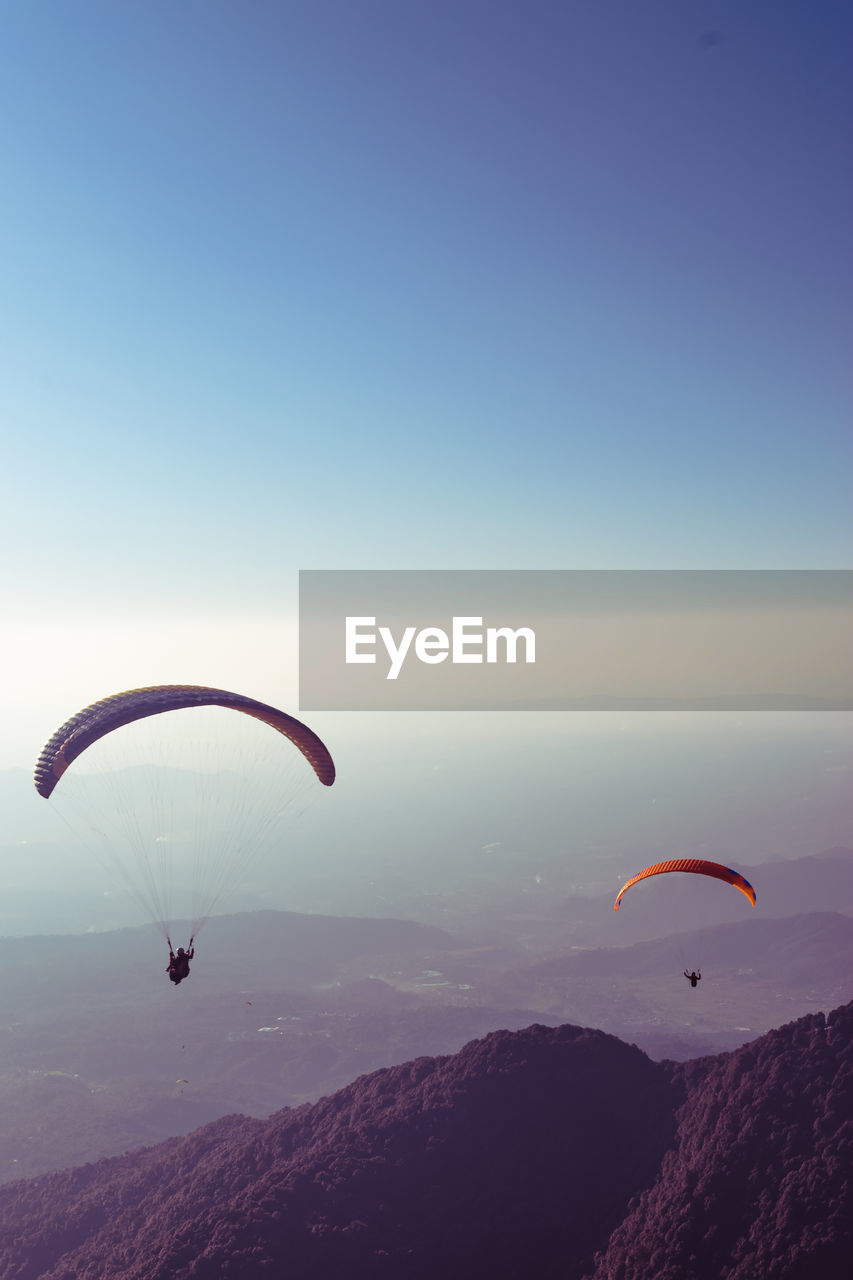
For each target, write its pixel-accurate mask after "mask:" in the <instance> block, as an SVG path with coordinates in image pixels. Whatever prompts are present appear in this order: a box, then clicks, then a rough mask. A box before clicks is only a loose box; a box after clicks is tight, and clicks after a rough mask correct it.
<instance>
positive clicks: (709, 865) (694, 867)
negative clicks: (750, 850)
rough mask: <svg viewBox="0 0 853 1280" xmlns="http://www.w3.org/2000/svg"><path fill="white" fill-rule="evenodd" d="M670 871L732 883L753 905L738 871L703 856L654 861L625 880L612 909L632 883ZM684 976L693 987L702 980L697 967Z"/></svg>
mask: <svg viewBox="0 0 853 1280" xmlns="http://www.w3.org/2000/svg"><path fill="white" fill-rule="evenodd" d="M670 871H686V872H687V873H688V874H691V875H699V876H710V877H711V878H712V879H714V880H722V881H724V882H725V883H726V884H730V885H732V887H733V888H735V889H739V890H740V892H741V893H742V894H743V895H744V896H745V897H746V898H748V899H749V902H750V905H751V906H753V907H754V906H755V901H756V898H755V890H754V889H753V887H752V885H751V884H750V883H749V881H748V880H747V879H746V877H745V876H742V875H741V873H740V872H739V871H734V870H732V868H731V867H725V866H723V864H722V863H721V862H707V861H706V860H705V859H704V858H672V859H670V860H669V861H668V862H655V863H654V864H653V865H652V866H650V867H646V868H645V870H643V871H639V872H638V873H637V874H636V875H635V876H632V877H631V879H630V880H628V881H626V883H625V884H623V886H622V888H621V889H620V890H619V893H618V894H617V897H616V901H615V902H614V904H613V910H614V911H618V910H619V904H620V903H621V901H622V899H623V897H624V896H625V894H626V893H627V892H628V890H629V889H630V888H632V887H633V885H635V884H639V882H640V881H641V880H646V879H648V878H649V877H650V876H659V875H666V874H668V873H669V872H670ZM684 976H685V978H686V979H687V981H688V982H689V983H690V986H691V987H694V988H695V987H697V986H698V985H699V983H700V982H701V980H702V974H701V972H700V971H699V970H698V969H693V970H691V971H690V972H688V971H687V969H685V970H684Z"/></svg>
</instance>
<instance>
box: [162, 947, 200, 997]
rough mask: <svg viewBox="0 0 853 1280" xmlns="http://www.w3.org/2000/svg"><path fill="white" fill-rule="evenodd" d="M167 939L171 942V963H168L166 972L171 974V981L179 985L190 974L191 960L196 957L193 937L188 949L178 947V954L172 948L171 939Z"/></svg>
mask: <svg viewBox="0 0 853 1280" xmlns="http://www.w3.org/2000/svg"><path fill="white" fill-rule="evenodd" d="M166 941H167V942H168V943H169V963H168V964H167V965H166V972H167V973H168V975H169V981H170V982H174V984H175V986H178V985H179V983H181V982H183V980H184V978H188V977H189V976H190V960H193V959H194V958H195V947H194V946H193V939H192V938H190V945H189V948H188V950H186V951H184V949H183V947H178V951H177V955H176V954H175V952H174V951H173V950H172V943H171V941H170V939H169V938H167V939H166Z"/></svg>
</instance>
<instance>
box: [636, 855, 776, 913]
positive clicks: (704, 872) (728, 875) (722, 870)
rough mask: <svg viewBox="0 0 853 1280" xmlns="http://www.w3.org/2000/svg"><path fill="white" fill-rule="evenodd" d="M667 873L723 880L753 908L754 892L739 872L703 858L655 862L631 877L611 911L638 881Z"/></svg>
mask: <svg viewBox="0 0 853 1280" xmlns="http://www.w3.org/2000/svg"><path fill="white" fill-rule="evenodd" d="M668 871H687V872H688V873H691V874H693V875H700V876H711V877H713V879H715V880H724V881H725V882H726V883H727V884H731V885H734V887H735V888H736V889H740V891H741V893H742V894H744V895H745V896H746V897H747V898H749V901H750V903H751V904H752V906H753V907H754V906H755V890H754V889H753V887H752V885H751V884H750V883H749V881H748V880H747V879H746V878H745V877H744V876H742V875H741V874H740V872H739V871H733V870H732V868H731V867H724V866H723V864H722V863H721V862H706V861H705V860H704V859H703V858H674V859H672V860H671V861H670V862H656V863H655V864H654V866H651V867H646V869H645V871H640V872H639V873H638V874H637V875H635V876H632V877H631V879H630V880H628V881H627V883H626V884H623V886H622V888H621V889H620V890H619V896H618V897H617V899H616V901H615V902H614V904H613V910H614V911H618V910H619V903H620V902H621V901H622V898H623V897H624V895H625V894H626V893H627V892H628V890H629V889H630V888H631V886H632V885H635V884H637V883H638V881H640V880H645V879H646V878H647V877H648V876H660V875H664V874H665V873H666V872H668Z"/></svg>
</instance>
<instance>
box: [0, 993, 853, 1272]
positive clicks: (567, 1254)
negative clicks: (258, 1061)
mask: <svg viewBox="0 0 853 1280" xmlns="http://www.w3.org/2000/svg"><path fill="white" fill-rule="evenodd" d="M851 1063H853V1007H851V1006H849V1005H848V1006H845V1007H842V1008H840V1009H838V1010H836V1011H835V1012H834V1013H832V1014H831V1015H829V1016H828V1017H824V1015H822V1014H814V1015H811V1016H809V1017H806V1018H803V1019H800V1020H799V1021H798V1022H794V1023H791V1024H789V1025H787V1026H785V1027H782V1028H781V1029H779V1030H777V1031H773V1032H771V1033H769V1034H768V1035H766V1036H764V1037H762V1038H761V1039H759V1040H756V1041H753V1042H752V1043H750V1044H748V1045H745V1046H743V1047H742V1048H740V1049H738V1050H736V1051H735V1052H733V1053H731V1054H724V1055H721V1056H719V1057H708V1058H704V1059H701V1060H698V1061H693V1062H689V1063H683V1064H675V1063H671V1062H670V1063H661V1064H655V1063H653V1062H651V1061H650V1060H649V1059H648V1058H647V1057H646V1056H645V1055H644V1054H642V1053H641V1052H640V1051H639V1050H637V1049H636V1048H632V1047H630V1046H628V1045H626V1044H624V1043H622V1042H620V1041H619V1040H617V1039H615V1038H613V1037H611V1036H608V1035H605V1034H603V1033H601V1032H595V1031H588V1030H582V1029H580V1028H577V1027H571V1026H562V1027H557V1028H551V1029H549V1028H545V1027H542V1026H532V1027H529V1028H528V1029H526V1030H524V1031H519V1032H514V1033H510V1032H494V1033H492V1034H490V1035H488V1036H486V1037H485V1038H484V1039H481V1040H478V1041H475V1042H473V1043H470V1044H468V1045H466V1046H465V1047H464V1048H463V1049H462V1050H461V1051H460V1052H459V1053H457V1054H455V1055H452V1056H449V1057H440V1058H419V1059H417V1060H415V1061H412V1062H409V1063H407V1064H405V1065H403V1066H398V1067H393V1068H389V1069H386V1070H382V1071H378V1072H375V1073H373V1074H372V1075H369V1076H365V1077H363V1078H362V1079H360V1080H358V1081H356V1082H355V1083H354V1084H352V1085H350V1086H348V1087H347V1088H345V1089H343V1090H341V1091H340V1092H338V1093H337V1094H335V1095H333V1096H331V1097H328V1098H325V1099H323V1100H321V1101H320V1102H318V1103H316V1104H313V1105H306V1106H303V1107H300V1108H298V1109H297V1110H285V1111H282V1112H280V1113H278V1114H276V1115H275V1116H272V1117H271V1118H270V1119H269V1120H266V1121H262V1120H249V1119H246V1118H243V1117H238V1116H232V1117H229V1118H227V1119H225V1120H222V1121H219V1122H217V1123H215V1124H213V1125H208V1126H207V1127H205V1128H203V1129H201V1130H199V1131H198V1132H196V1133H194V1134H192V1135H190V1136H189V1137H186V1138H182V1139H172V1140H170V1141H169V1142H167V1143H165V1144H163V1145H161V1146H159V1147H155V1148H152V1149H150V1150H148V1151H145V1152H141V1153H137V1154H136V1155H132V1156H124V1157H120V1158H116V1159H112V1160H104V1161H100V1162H99V1163H98V1164H95V1165H89V1166H86V1167H84V1168H81V1169H77V1170H73V1171H70V1172H67V1173H62V1174H51V1175H48V1176H46V1177H42V1178H39V1179H36V1180H35V1181H32V1182H29V1183H17V1184H12V1185H10V1186H8V1187H6V1188H3V1189H0V1240H2V1241H3V1242H4V1243H3V1245H2V1248H0V1277H2V1280H7V1278H8V1280H11V1278H12V1277H15V1280H70V1278H71V1277H75V1278H79V1280H84V1278H86V1277H96V1276H97V1277H99V1278H100V1280H190V1277H194V1278H195V1277H201V1278H202V1280H203V1278H204V1277H211V1278H212V1277H219V1276H225V1275H227V1276H229V1277H235V1278H237V1280H254V1278H256V1277H260V1276H263V1275H268V1274H274V1275H275V1274H278V1275H287V1276H288V1277H292V1280H308V1278H309V1277H310V1280H340V1277H342V1276H346V1277H347V1278H348V1280H361V1278H362V1277H364V1278H368V1277H369V1278H372V1277H383V1276H385V1277H394V1280H434V1278H435V1277H436V1276H442V1277H446V1278H447V1280H471V1277H473V1276H489V1277H495V1278H496V1280H516V1278H517V1277H519V1276H528V1275H529V1276H536V1277H537V1280H551V1278H552V1277H553V1280H557V1278H558V1277H559V1280H583V1278H584V1277H588V1278H590V1280H617V1277H618V1278H619V1280H659V1278H660V1277H665V1278H667V1280H676V1278H677V1280H685V1278H687V1277H690V1278H691V1280H719V1277H720V1276H721V1275H725V1276H726V1277H728V1280H755V1278H756V1277H758V1276H762V1277H764V1276H767V1277H771V1276H772V1277H773V1278H774V1280H814V1278H815V1277H817V1276H821V1277H827V1278H834V1277H841V1276H842V1275H846V1274H847V1267H848V1264H849V1257H850V1247H851V1243H853V1241H851V1231H852V1230H853V1228H852V1227H851V1224H853V1145H851V1143H850V1140H849V1128H850V1085H849V1081H850V1070H851Z"/></svg>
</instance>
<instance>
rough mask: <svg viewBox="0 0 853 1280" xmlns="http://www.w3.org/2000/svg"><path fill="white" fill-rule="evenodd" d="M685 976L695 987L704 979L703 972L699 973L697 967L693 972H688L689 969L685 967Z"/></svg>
mask: <svg viewBox="0 0 853 1280" xmlns="http://www.w3.org/2000/svg"><path fill="white" fill-rule="evenodd" d="M684 976H685V978H686V979H687V981H688V982H689V983H690V985H691V987H695V986H696V984H697V983H698V982H701V981H702V975H701V973H697V972H696V970H695V969H694V970H693V972H692V973H688V972H687V970H686V969H685V970H684Z"/></svg>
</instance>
